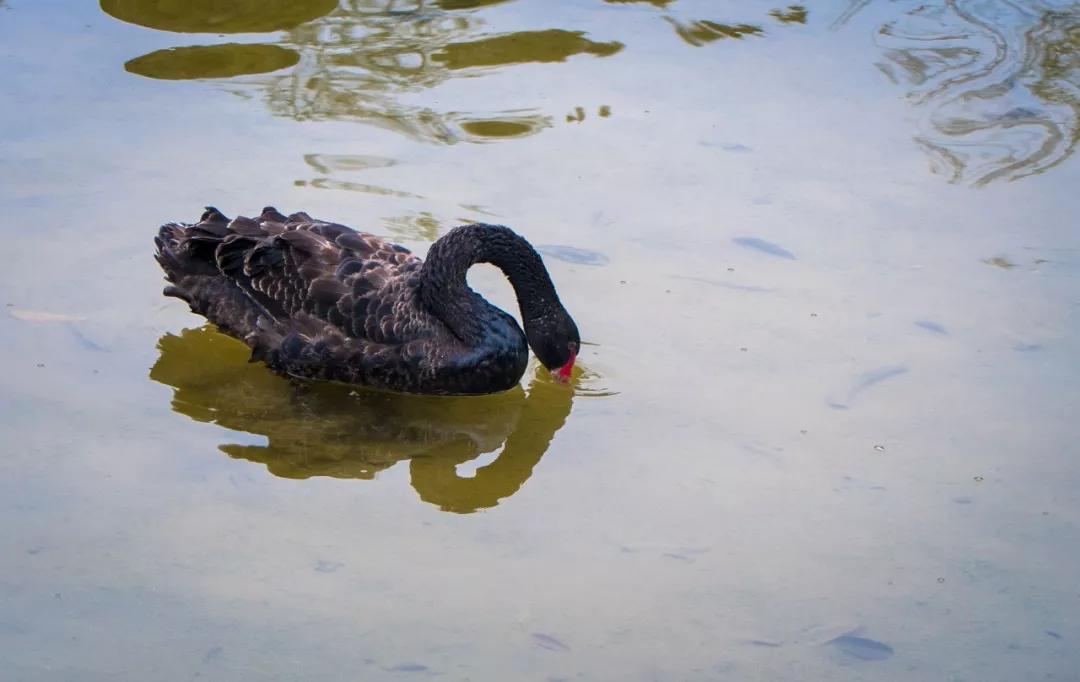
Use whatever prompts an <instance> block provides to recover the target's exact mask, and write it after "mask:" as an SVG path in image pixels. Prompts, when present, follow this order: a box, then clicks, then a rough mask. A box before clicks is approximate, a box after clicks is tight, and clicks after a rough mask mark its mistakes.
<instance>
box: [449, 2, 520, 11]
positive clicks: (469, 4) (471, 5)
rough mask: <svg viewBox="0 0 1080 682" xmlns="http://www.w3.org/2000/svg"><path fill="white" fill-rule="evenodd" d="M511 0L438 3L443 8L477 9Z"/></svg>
mask: <svg viewBox="0 0 1080 682" xmlns="http://www.w3.org/2000/svg"><path fill="white" fill-rule="evenodd" d="M510 1H511V0H438V3H437V4H438V5H439V7H441V8H442V9H448V10H455V9H476V8H478V7H488V6H489V5H501V4H503V3H504V2H510Z"/></svg>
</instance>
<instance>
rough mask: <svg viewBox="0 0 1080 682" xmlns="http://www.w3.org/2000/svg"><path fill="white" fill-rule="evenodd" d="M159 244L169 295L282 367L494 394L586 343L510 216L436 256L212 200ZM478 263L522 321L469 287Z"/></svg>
mask: <svg viewBox="0 0 1080 682" xmlns="http://www.w3.org/2000/svg"><path fill="white" fill-rule="evenodd" d="M154 241H155V243H156V245H157V254H156V258H157V261H158V263H160V264H161V267H162V269H163V270H164V271H165V276H166V279H167V280H168V281H169V283H170V284H169V286H167V287H166V288H165V291H164V293H165V295H166V296H173V297H176V298H180V299H182V300H184V301H186V302H187V303H188V304H189V306H190V307H191V310H192V311H193V312H195V313H198V314H200V315H203V316H204V317H206V318H207V319H208V320H210V321H211V322H213V323H214V324H215V325H217V327H218V328H219V329H221V330H222V331H223V332H225V333H226V334H229V335H231V336H234V337H236V338H238V339H240V340H242V341H244V343H246V344H247V345H248V346H249V347H250V348H251V349H252V360H253V361H256V360H261V361H263V362H265V363H266V364H267V365H268V366H269V367H270V368H271V369H273V370H275V371H277V372H279V373H282V374H288V375H292V376H296V377H303V378H312V379H330V380H336V381H344V382H350V383H356V384H363V385H367V386H372V387H377V388H385V389H390V390H395V391H403V392H409V393H434V394H480V393H495V392H499V391H504V390H507V389H509V388H511V387H513V386H515V385H517V383H518V381H519V380H520V379H521V376H522V374H524V372H525V366H526V364H527V363H528V348H529V347H530V346H531V347H532V348H533V350H534V352H535V353H536V354H537V357H538V358H539V359H540V361H541V362H542V363H543V364H544V365H545V366H546V367H548V368H549V369H552V370H557V371H558V372H559V374H560V375H562V376H568V375H569V372H570V369H571V368H572V367H573V363H574V358H575V357H576V354H577V350H578V347H579V345H580V339H579V336H578V331H577V326H576V325H575V324H574V321H573V319H572V318H571V317H570V315H569V314H568V313H567V312H566V309H565V308H564V307H563V306H562V303H561V302H560V300H559V297H558V294H556V292H555V287H554V285H553V284H552V282H551V278H550V276H549V275H548V272H547V270H546V268H545V267H544V265H543V261H542V260H541V259H540V256H539V255H538V254H537V253H536V251H535V250H534V249H533V248H532V247H531V246H530V245H529V243H528V242H527V241H526V240H525V239H524V238H522V237H521V236H520V235H518V234H516V233H515V232H513V231H512V230H510V229H509V228H507V227H503V226H499V225H483V224H475V225H464V226H460V227H457V228H454V229H453V230H451V231H450V232H448V233H447V234H446V235H444V236H443V237H442V238H441V239H439V240H438V241H437V242H435V243H434V244H433V245H432V246H431V249H430V250H429V252H428V257H427V260H425V261H422V260H420V259H419V258H417V257H416V256H415V255H413V254H412V253H410V251H409V250H408V249H406V248H404V247H402V246H399V245H397V244H392V243H390V242H388V241H386V240H383V239H380V238H378V237H375V236H374V235H370V234H366V233H363V232H358V231H356V230H353V229H352V228H349V227H346V226H344V225H340V224H337V223H330V222H325V221H321V220H316V219H314V218H312V217H311V216H309V215H308V214H306V213H294V214H292V215H289V216H285V215H283V214H281V213H279V212H278V211H277V210H275V209H274V208H272V207H267V208H265V209H263V211H262V213H261V214H260V215H259V216H258V217H257V218H245V217H237V218H235V219H232V220H230V219H228V218H226V217H225V216H224V215H223V214H222V213H221V212H220V211H218V210H217V209H215V208H207V209H206V212H205V213H203V214H202V217H201V218H200V220H199V221H198V222H197V223H194V224H179V223H168V224H166V225H163V226H162V227H161V228H160V230H159V232H158V235H157V237H156V238H155V240H154ZM481 262H487V263H492V264H494V265H496V266H497V267H499V268H500V269H502V270H503V272H504V273H505V274H506V275H507V277H508V278H509V279H510V283H511V284H512V285H513V287H514V290H515V293H516V294H517V297H518V303H519V305H520V308H521V315H522V322H523V325H524V330H522V328H521V327H519V326H518V324H517V322H516V321H515V320H514V318H513V317H512V316H510V315H509V314H507V313H506V312H504V311H502V310H500V309H499V308H497V307H495V306H493V305H491V304H490V303H488V302H487V301H486V300H484V298H483V297H481V296H480V295H479V294H477V293H476V292H474V291H473V290H472V289H470V288H469V286H468V284H467V283H466V280H465V273H466V271H467V270H468V269H469V267H471V266H472V265H473V264H475V263H481Z"/></svg>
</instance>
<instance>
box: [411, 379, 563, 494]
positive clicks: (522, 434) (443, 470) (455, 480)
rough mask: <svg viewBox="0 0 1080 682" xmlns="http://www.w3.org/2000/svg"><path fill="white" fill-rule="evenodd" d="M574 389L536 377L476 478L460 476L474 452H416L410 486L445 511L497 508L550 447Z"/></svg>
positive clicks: (560, 426) (514, 491)
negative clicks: (494, 455)
mask: <svg viewBox="0 0 1080 682" xmlns="http://www.w3.org/2000/svg"><path fill="white" fill-rule="evenodd" d="M572 404H573V391H572V390H570V389H569V388H568V387H566V386H552V385H544V384H540V383H539V382H536V381H533V383H532V385H531V386H530V387H529V396H528V398H526V400H525V405H524V406H523V407H522V410H521V418H520V419H519V420H518V423H517V426H516V427H515V428H514V431H513V432H512V433H511V434H510V435H509V436H508V437H507V438H506V442H505V443H504V445H503V450H502V452H501V453H500V454H499V456H498V457H497V458H496V459H495V461H494V462H492V463H491V464H488V465H487V466H484V467H481V468H479V469H477V471H476V475H475V476H474V477H473V478H461V477H459V476H458V475H457V468H456V467H457V465H458V464H462V463H464V462H466V461H468V460H470V459H473V457H475V454H473V453H470V455H468V456H466V457H459V458H447V457H418V458H416V459H413V460H412V461H411V462H410V464H409V470H410V472H411V474H412V486H413V488H415V489H416V492H417V493H419V494H420V499H422V500H424V501H425V502H430V503H431V504H436V505H438V506H439V508H440V509H442V510H443V511H451V512H456V513H458V514H469V513H472V512H474V511H476V510H478V509H485V508H488V507H494V506H495V505H496V504H498V503H499V500H502V499H504V498H506V497H509V496H510V495H513V494H514V493H516V492H517V491H518V489H519V488H521V486H522V485H524V483H525V481H527V480H529V476H531V475H532V472H533V468H534V467H536V465H537V464H538V463H539V462H540V458H541V457H543V456H544V453H545V452H547V449H548V445H550V444H551V440H552V438H554V437H555V433H556V432H557V431H558V430H559V429H560V428H562V426H563V424H565V423H566V418H567V417H568V416H569V415H570V408H571V406H572Z"/></svg>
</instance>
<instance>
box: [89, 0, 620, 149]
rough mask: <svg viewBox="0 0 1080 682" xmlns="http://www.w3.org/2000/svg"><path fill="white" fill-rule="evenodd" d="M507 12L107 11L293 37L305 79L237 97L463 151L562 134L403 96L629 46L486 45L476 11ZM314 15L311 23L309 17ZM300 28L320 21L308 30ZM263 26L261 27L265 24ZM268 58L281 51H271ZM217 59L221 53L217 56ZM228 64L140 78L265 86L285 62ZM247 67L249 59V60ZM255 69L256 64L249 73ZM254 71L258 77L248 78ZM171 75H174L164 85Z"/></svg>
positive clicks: (492, 41) (201, 52) (352, 3)
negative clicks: (464, 143) (467, 146)
mask: <svg viewBox="0 0 1080 682" xmlns="http://www.w3.org/2000/svg"><path fill="white" fill-rule="evenodd" d="M500 1H502V2H505V1H506V0H496V1H492V0H488V1H482V0H438V1H436V2H430V1H428V0H416V1H415V2H411V3H407V4H406V3H399V2H395V1H394V0H341V2H340V4H339V3H338V2H337V0H333V2H332V4H333V5H334V6H333V7H330V8H327V7H326V2H325V1H324V0H318V1H316V0H308V1H306V2H302V3H298V4H296V5H295V6H294V5H292V4H287V3H282V2H280V0H278V2H275V3H271V5H270V7H269V10H268V15H267V16H260V15H259V13H258V12H254V11H253V9H252V8H254V7H255V5H253V4H251V3H239V5H237V6H236V7H232V6H230V7H232V9H231V10H230V11H229V12H226V13H225V14H224V15H221V13H215V12H213V11H210V8H212V7H216V5H215V4H214V3H213V2H212V0H200V2H198V3H195V4H193V5H190V6H187V7H186V8H180V6H173V5H169V7H168V11H166V10H165V9H162V7H161V6H160V3H158V2H156V0H102V8H103V9H105V11H107V12H108V13H109V14H111V15H112V16H115V17H117V18H119V19H122V20H124V21H130V22H132V23H137V24H140V25H144V26H153V27H155V28H162V29H164V30H173V31H185V32H206V31H215V32H227V31H229V30H241V28H243V30H247V31H249V32H258V31H270V30H275V29H274V28H270V27H272V26H273V27H278V28H284V29H286V30H285V32H284V33H283V34H282V35H281V37H280V39H279V40H278V41H277V47H278V48H279V49H281V50H285V51H288V53H291V54H293V55H296V56H295V57H291V59H295V61H296V64H295V66H293V68H290V69H288V70H284V71H281V72H280V73H275V74H273V75H271V76H260V77H259V78H247V79H243V78H238V79H234V80H233V81H231V85H230V86H228V87H230V88H231V89H233V90H234V91H236V92H237V94H241V95H245V96H246V95H247V94H248V93H249V92H250V91H251V90H252V89H256V90H259V91H261V92H262V93H263V97H264V98H265V101H266V103H267V105H268V107H269V108H270V110H271V111H272V112H273V113H275V114H277V115H280V116H288V117H291V118H295V119H297V120H303V121H320V120H340V119H346V120H358V121H364V122H366V123H371V124H374V125H377V126H380V127H383V128H386V129H389V130H393V131H395V132H398V133H401V134H404V135H408V136H410V137H414V138H418V139H423V140H428V141H437V142H442V143H447V144H449V143H454V142H458V141H461V140H468V141H474V142H483V141H490V140H502V139H508V138H516V137H523V136H527V135H532V134H535V133H537V132H539V131H541V130H543V129H544V128H546V127H549V126H550V125H551V119H550V117H548V116H544V115H541V114H539V113H537V112H535V111H533V110H529V109H524V108H522V109H517V110H514V111H502V112H490V113H487V112H476V111H469V112H455V111H450V112H440V111H437V110H435V109H433V108H430V107H426V106H418V105H409V104H405V103H404V102H402V101H401V95H403V94H406V93H410V92H416V91H420V90H423V89H427V88H432V87H435V86H437V85H439V84H441V83H443V82H445V81H446V80H448V79H450V78H454V77H457V76H459V75H475V74H480V73H483V72H484V71H485V70H489V69H494V68H502V67H508V66H512V65H515V64H525V63H553V62H562V61H566V60H567V59H570V58H572V57H574V56H577V55H586V56H594V57H606V56H610V55H613V54H615V53H617V52H619V51H620V50H621V49H622V48H623V45H622V43H619V42H597V41H594V40H591V39H590V38H588V37H587V36H586V35H585V33H584V32H582V31H567V30H563V29H558V28H551V29H547V30H538V31H519V32H514V33H505V34H495V35H484V36H478V35H477V33H478V32H479V28H480V25H481V21H482V20H481V19H480V17H479V16H478V15H477V13H476V12H474V11H472V10H475V9H478V8H481V7H485V6H489V5H494V4H499V2H500ZM309 15H310V16H309ZM300 17H308V19H310V20H308V19H305V20H304V21H305V22H306V23H302V22H299V21H297V19H298V18H300ZM260 22H261V23H260ZM260 47H261V48H266V47H269V46H260ZM208 50H209V52H207V51H208ZM224 56H225V55H223V54H222V53H221V51H220V50H218V48H186V49H185V50H175V49H174V50H163V51H159V52H156V53H153V54H151V55H146V56H144V57H140V58H138V59H135V60H132V61H131V62H129V64H128V69H129V70H130V71H132V72H133V73H139V74H141V75H147V76H151V77H168V78H182V77H185V74H186V77H190V78H207V77H216V76H218V74H224V73H228V75H238V74H239V73H246V74H247V75H248V76H250V75H253V74H262V73H266V72H268V71H271V70H272V69H271V68H269V67H271V66H273V65H274V64H279V63H283V59H284V57H283V54H282V53H276V54H275V55H274V57H275V58H276V60H277V61H273V60H268V59H263V60H262V61H259V60H256V59H254V57H255V56H262V57H266V58H269V57H270V54H269V53H268V52H262V53H259V54H256V52H255V51H254V50H249V51H248V53H247V54H245V55H240V54H238V53H236V51H235V50H234V53H233V54H230V55H229V56H230V57H232V60H231V63H230V68H229V69H222V68H208V67H207V61H208V60H212V59H213V58H215V57H221V58H223V57H224ZM240 57H244V59H241V58H240ZM245 59H246V61H245ZM244 64H247V65H248V68H249V70H248V71H246V72H243V71H242V70H243V68H244V66H243V65H244ZM161 74H168V75H167V76H162V75H161Z"/></svg>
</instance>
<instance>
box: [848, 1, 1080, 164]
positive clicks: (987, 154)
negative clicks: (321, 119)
mask: <svg viewBox="0 0 1080 682" xmlns="http://www.w3.org/2000/svg"><path fill="white" fill-rule="evenodd" d="M898 4H899V6H900V7H901V8H902V9H901V16H899V17H898V18H891V19H888V20H887V21H885V22H884V23H883V24H882V25H881V27H880V28H879V29H878V33H877V42H878V44H879V45H880V46H881V47H882V48H884V54H883V59H882V60H881V61H880V62H879V63H878V67H879V68H880V69H881V70H882V71H883V72H884V73H885V74H886V75H887V76H888V77H889V78H890V79H892V80H893V81H894V82H897V83H901V84H904V85H906V86H907V87H908V88H909V91H908V97H909V99H910V100H911V101H912V102H913V103H914V104H915V105H916V106H918V107H920V109H921V112H922V117H921V123H920V131H919V133H918V135H917V136H916V141H917V142H918V143H919V144H920V145H921V146H922V147H923V148H924V149H926V151H927V152H928V153H929V154H930V156H931V158H932V162H933V167H934V170H935V171H936V172H938V173H941V174H943V175H945V176H947V177H948V178H949V179H950V181H952V182H959V183H965V184H972V185H984V184H986V183H989V182H993V181H995V180H1000V179H1004V180H1016V179H1018V178H1022V177H1026V176H1029V175H1035V174H1037V173H1041V172H1043V171H1045V170H1047V169H1049V168H1052V167H1053V166H1055V165H1057V164H1059V163H1061V162H1062V161H1063V160H1064V159H1066V158H1067V157H1068V156H1069V155H1070V154H1071V153H1072V151H1073V150H1074V149H1075V147H1076V144H1077V141H1078V140H1080V124H1078V121H1080V3H1077V2H1075V1H1073V2H1063V1H1062V0H1031V1H1029V2H998V1H995V2H990V1H987V0H944V1H940V2H935V3H924V2H904V3H898ZM867 6H868V4H867V3H865V2H863V1H862V0H856V2H854V3H853V4H852V6H851V8H850V9H849V11H848V12H847V13H845V15H844V16H843V17H842V19H841V21H846V20H847V19H849V18H850V17H851V16H852V15H853V14H855V13H857V12H859V11H862V10H863V9H864V8H865V7H867Z"/></svg>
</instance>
